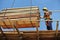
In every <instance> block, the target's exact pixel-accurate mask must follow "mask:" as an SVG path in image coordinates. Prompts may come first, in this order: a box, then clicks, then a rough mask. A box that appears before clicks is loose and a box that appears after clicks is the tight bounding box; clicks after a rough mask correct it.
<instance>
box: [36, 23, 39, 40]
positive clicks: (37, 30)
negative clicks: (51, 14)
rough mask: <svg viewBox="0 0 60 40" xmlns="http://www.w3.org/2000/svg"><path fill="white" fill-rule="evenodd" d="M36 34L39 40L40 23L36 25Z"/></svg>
mask: <svg viewBox="0 0 60 40" xmlns="http://www.w3.org/2000/svg"><path fill="white" fill-rule="evenodd" d="M36 25H37V26H36V32H37V40H39V29H38V23H36Z"/></svg>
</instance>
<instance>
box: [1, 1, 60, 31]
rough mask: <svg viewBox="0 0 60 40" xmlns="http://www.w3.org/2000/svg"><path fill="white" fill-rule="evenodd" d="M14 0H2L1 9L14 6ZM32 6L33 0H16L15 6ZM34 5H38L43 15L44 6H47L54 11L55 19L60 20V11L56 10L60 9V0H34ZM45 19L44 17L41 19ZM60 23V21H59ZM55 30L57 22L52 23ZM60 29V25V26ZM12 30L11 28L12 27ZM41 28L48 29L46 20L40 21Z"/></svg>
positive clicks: (53, 17)
mask: <svg viewBox="0 0 60 40" xmlns="http://www.w3.org/2000/svg"><path fill="white" fill-rule="evenodd" d="M13 1H14V0H0V10H2V9H4V8H12V7H11V5H12V3H13ZM26 6H31V0H15V3H14V6H13V8H17V7H26ZM32 6H38V7H39V10H40V14H41V16H43V11H42V9H43V7H44V6H45V7H47V8H48V9H49V10H53V11H52V13H53V14H52V15H51V18H52V19H53V20H60V12H57V11H56V12H55V11H54V10H60V0H32ZM41 20H44V19H41ZM59 24H60V23H59ZM52 26H53V30H55V29H56V22H53V23H52ZM58 29H59V30H60V25H59V28H58ZM10 30H11V29H10ZM20 30H36V28H23V29H22V28H21V29H20ZM39 30H46V25H45V22H40V27H39Z"/></svg>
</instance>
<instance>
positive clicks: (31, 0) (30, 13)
mask: <svg viewBox="0 0 60 40" xmlns="http://www.w3.org/2000/svg"><path fill="white" fill-rule="evenodd" d="M30 2H31V5H30V6H31V7H30V20H31V10H32V0H31V1H30ZM30 22H31V25H32V26H33V24H32V21H30Z"/></svg>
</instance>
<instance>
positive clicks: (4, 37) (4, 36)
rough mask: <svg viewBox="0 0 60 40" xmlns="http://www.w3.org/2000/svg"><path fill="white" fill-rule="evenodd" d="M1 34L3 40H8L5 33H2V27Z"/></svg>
mask: <svg viewBox="0 0 60 40" xmlns="http://www.w3.org/2000/svg"><path fill="white" fill-rule="evenodd" d="M0 32H1V34H2V36H1V37H2V38H1V39H2V40H7V37H6V35H5V34H4V33H3V31H2V28H1V26H0Z"/></svg>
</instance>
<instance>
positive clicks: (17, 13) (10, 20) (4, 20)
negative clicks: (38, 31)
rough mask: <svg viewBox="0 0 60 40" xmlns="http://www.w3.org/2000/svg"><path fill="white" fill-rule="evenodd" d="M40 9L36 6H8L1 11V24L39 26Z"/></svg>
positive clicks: (5, 25)
mask: <svg viewBox="0 0 60 40" xmlns="http://www.w3.org/2000/svg"><path fill="white" fill-rule="evenodd" d="M39 17H40V13H39V9H38V7H36V6H32V7H24V8H8V9H3V10H2V11H1V12H0V26H2V27H3V28H13V27H14V25H15V26H16V27H17V28H29V27H36V26H39V21H37V20H39V19H40V18H39Z"/></svg>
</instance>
